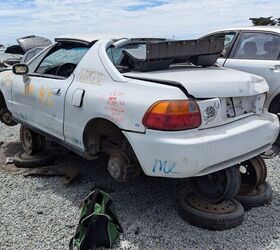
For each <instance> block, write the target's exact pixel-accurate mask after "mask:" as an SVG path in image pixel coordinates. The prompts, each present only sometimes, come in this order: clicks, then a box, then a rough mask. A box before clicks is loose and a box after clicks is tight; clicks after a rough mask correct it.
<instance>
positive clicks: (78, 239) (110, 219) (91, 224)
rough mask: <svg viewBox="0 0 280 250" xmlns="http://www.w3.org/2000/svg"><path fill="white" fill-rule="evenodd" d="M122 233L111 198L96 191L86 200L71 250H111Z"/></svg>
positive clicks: (70, 246)
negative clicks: (98, 248) (105, 249)
mask: <svg viewBox="0 0 280 250" xmlns="http://www.w3.org/2000/svg"><path fill="white" fill-rule="evenodd" d="M122 232H123V229H122V227H121V225H120V223H119V221H118V218H117V215H116V212H115V208H114V206H113V201H112V199H111V197H110V196H109V195H108V194H107V193H105V192H103V191H101V190H95V191H93V192H92V193H91V194H89V195H88V197H87V198H86V199H85V200H84V206H83V208H82V212H81V216H80V220H79V224H78V226H77V229H76V233H75V235H74V237H73V238H72V239H71V241H70V244H69V249H70V250H72V249H74V247H76V249H79V250H90V249H96V247H107V248H111V247H112V245H113V243H114V242H115V240H116V239H117V237H118V236H119V233H122Z"/></svg>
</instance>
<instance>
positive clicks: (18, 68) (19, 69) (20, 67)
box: [13, 63, 29, 76]
mask: <svg viewBox="0 0 280 250" xmlns="http://www.w3.org/2000/svg"><path fill="white" fill-rule="evenodd" d="M28 72H29V69H28V66H27V65H26V64H22V63H18V64H15V65H14V66H13V73H14V74H15V75H21V76H26V75H28Z"/></svg>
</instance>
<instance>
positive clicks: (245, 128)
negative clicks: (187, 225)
mask: <svg viewBox="0 0 280 250" xmlns="http://www.w3.org/2000/svg"><path fill="white" fill-rule="evenodd" d="M223 42H224V41H223V40H221V39H217V40H207V39H205V40H204V41H199V40H189V41H166V40H164V39H143V38H134V39H130V38H118V39H116V38H109V39H107V38H102V39H101V38H99V37H83V36H79V37H75V36H73V37H62V38H57V39H56V43H55V44H53V45H51V46H49V47H48V48H46V49H45V50H44V51H42V52H41V53H40V54H39V55H37V56H35V57H34V58H33V59H32V60H31V61H30V62H28V64H27V65H26V64H16V65H14V66H13V71H11V70H6V71H4V72H2V73H0V88H1V95H0V97H1V98H0V113H1V115H2V116H1V121H2V122H4V123H6V124H7V125H13V124H14V123H15V122H19V123H21V124H22V125H23V126H22V127H21V141H22V144H23V147H24V149H25V152H27V153H28V154H29V155H33V154H38V153H40V151H41V150H42V148H43V147H44V144H45V139H44V138H46V137H47V138H49V139H51V140H54V141H56V142H58V143H60V144H62V145H64V146H65V147H67V148H69V149H71V150H72V151H74V152H76V153H78V154H79V155H81V156H83V157H85V158H86V159H94V158H96V157H97V156H98V154H99V153H100V152H106V153H107V154H108V155H109V156H110V157H109V162H108V170H109V173H110V174H111V176H112V177H113V178H114V179H116V180H118V181H124V180H128V179H130V178H132V177H135V176H137V175H139V174H140V173H141V171H143V172H144V173H145V174H146V175H148V176H156V177H168V178H187V177H198V176H202V177H204V176H207V175H211V174H212V173H216V172H220V171H229V173H232V171H239V170H238V169H237V168H234V167H232V166H235V165H236V164H239V163H240V162H243V161H245V160H248V159H250V158H252V157H255V156H257V155H259V154H261V153H263V152H265V151H266V150H268V149H269V148H270V147H271V145H272V143H273V142H274V141H275V139H276V138H277V135H278V131H279V122H278V118H277V116H276V115H274V114H270V113H268V112H267V110H266V109H265V108H263V105H264V102H265V98H266V94H267V92H268V85H267V83H266V81H265V80H264V79H263V78H261V77H258V76H255V75H251V74H248V73H244V72H238V71H235V70H230V69H224V68H221V67H217V66H215V65H214V64H215V62H216V60H217V58H218V57H219V55H220V52H221V51H222V49H223ZM23 158H24V157H23ZM23 160H24V159H23ZM226 173H228V172H226ZM229 176H235V175H228V174H227V175H223V174H222V175H220V177H219V178H223V185H222V189H223V190H222V191H221V193H219V192H217V194H215V195H220V196H222V197H223V198H226V197H227V196H226V195H225V192H226V191H225V190H227V191H228V192H229V193H231V194H233V193H235V194H236V190H237V191H238V187H239V186H238V184H237V183H238V181H237V180H238V178H237V179H234V181H233V182H232V179H231V178H229ZM199 178H200V177H198V179H197V180H199ZM202 180H203V182H204V181H205V179H202ZM236 181H237V182H236ZM232 183H235V184H236V185H232ZM239 184H240V183H239ZM212 185H213V184H212ZM217 185H218V184H217ZM236 186H237V187H236ZM229 187H232V188H231V189H230V188H229ZM233 190H234V192H233ZM218 200H220V197H219V199H218Z"/></svg>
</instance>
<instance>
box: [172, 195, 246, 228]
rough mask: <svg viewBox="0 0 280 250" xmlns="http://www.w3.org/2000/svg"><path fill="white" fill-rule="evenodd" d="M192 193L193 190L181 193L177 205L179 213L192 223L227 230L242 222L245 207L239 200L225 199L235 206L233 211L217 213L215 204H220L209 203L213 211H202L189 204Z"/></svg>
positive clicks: (202, 226)
mask: <svg viewBox="0 0 280 250" xmlns="http://www.w3.org/2000/svg"><path fill="white" fill-rule="evenodd" d="M191 195H193V194H192V193H191V192H188V193H184V194H182V193H181V194H180V196H179V199H178V205H177V209H178V214H179V215H180V216H181V218H182V219H183V220H185V221H186V222H188V223H190V224H191V225H193V226H197V227H201V228H205V229H209V230H227V229H231V228H235V227H237V226H239V225H241V224H242V222H243V219H244V209H243V207H242V205H241V204H240V203H239V202H238V201H237V200H235V199H231V200H229V201H223V202H228V204H231V206H234V207H233V208H232V209H233V210H232V211H230V212H226V213H221V212H216V213H215V212H213V210H214V209H213V206H219V204H214V205H213V204H209V206H212V208H211V211H209V212H207V211H202V210H199V209H197V208H195V207H193V206H191V205H190V204H189V202H188V198H189V197H190V196H191ZM204 208H205V207H204Z"/></svg>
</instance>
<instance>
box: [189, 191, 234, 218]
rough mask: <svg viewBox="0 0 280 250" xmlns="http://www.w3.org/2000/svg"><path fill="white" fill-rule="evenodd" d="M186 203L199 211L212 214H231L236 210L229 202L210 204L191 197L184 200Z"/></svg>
mask: <svg viewBox="0 0 280 250" xmlns="http://www.w3.org/2000/svg"><path fill="white" fill-rule="evenodd" d="M186 202H187V203H188V204H189V205H190V206H192V207H193V208H195V209H197V210H199V211H203V212H207V213H213V214H226V213H231V212H233V211H234V210H235V209H236V207H235V204H234V203H233V202H232V201H231V200H223V201H222V202H220V203H217V204H211V203H208V202H205V201H202V200H200V199H198V198H197V197H196V196H194V195H191V196H188V197H187V198H186Z"/></svg>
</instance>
